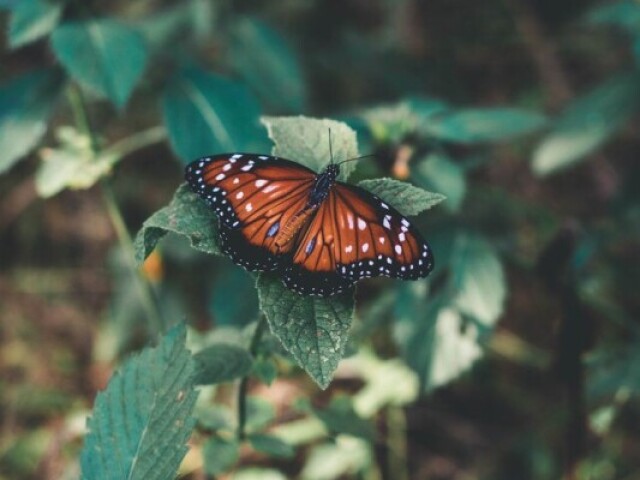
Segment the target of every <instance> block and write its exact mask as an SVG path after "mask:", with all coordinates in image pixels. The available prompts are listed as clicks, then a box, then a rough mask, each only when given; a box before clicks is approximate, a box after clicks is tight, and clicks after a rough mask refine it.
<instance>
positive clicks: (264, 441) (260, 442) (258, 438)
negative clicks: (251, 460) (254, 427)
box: [249, 433, 295, 458]
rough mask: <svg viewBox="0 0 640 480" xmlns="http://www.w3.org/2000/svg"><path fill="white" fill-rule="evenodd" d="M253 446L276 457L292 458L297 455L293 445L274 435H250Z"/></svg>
mask: <svg viewBox="0 0 640 480" xmlns="http://www.w3.org/2000/svg"><path fill="white" fill-rule="evenodd" d="M249 442H250V443H251V446H252V447H253V448H254V449H255V450H257V451H258V452H262V453H265V454H267V455H269V456H271V457H275V458H291V457H293V456H294V455H295V449H294V448H293V446H292V445H290V444H288V443H287V442H285V441H284V440H281V439H280V438H278V437H275V436H273V435H265V434H260V433H256V434H253V435H250V436H249Z"/></svg>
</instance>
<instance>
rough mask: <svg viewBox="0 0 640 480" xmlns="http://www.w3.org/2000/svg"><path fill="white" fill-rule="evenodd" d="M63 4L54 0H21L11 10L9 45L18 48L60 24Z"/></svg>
mask: <svg viewBox="0 0 640 480" xmlns="http://www.w3.org/2000/svg"><path fill="white" fill-rule="evenodd" d="M62 8H63V4H62V3H61V2H56V1H53V0H51V1H50V0H20V1H19V2H17V3H16V5H15V6H14V7H13V8H12V10H11V21H10V23H9V45H10V46H11V48H18V47H21V46H23V45H26V44H28V43H31V42H34V41H36V40H38V39H39V38H42V37H44V36H45V35H47V34H48V33H50V32H51V30H53V29H54V28H55V26H56V25H57V24H58V20H59V19H60V14H61V13H62Z"/></svg>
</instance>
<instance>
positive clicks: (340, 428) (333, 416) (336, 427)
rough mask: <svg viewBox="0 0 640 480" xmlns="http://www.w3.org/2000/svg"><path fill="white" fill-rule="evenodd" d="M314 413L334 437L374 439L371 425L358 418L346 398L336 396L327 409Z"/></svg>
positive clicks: (315, 410) (317, 410)
mask: <svg viewBox="0 0 640 480" xmlns="http://www.w3.org/2000/svg"><path fill="white" fill-rule="evenodd" d="M314 413H315V414H316V416H317V417H318V418H319V419H320V420H322V423H324V425H325V426H326V427H327V430H329V432H331V433H332V434H334V435H336V434H339V433H346V434H347V435H352V436H354V437H360V438H362V439H364V440H371V439H373V437H374V430H373V425H372V424H371V422H369V421H367V420H365V419H364V418H360V417H359V416H358V414H357V413H356V412H355V410H354V409H353V405H352V403H351V399H349V398H348V397H345V396H337V397H335V398H333V399H332V400H331V403H330V405H329V406H328V407H327V408H324V409H314Z"/></svg>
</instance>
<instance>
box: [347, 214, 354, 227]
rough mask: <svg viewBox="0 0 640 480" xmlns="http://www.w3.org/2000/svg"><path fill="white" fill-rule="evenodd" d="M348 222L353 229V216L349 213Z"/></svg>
mask: <svg viewBox="0 0 640 480" xmlns="http://www.w3.org/2000/svg"><path fill="white" fill-rule="evenodd" d="M347 223H348V224H349V228H350V229H351V230H353V217H352V216H351V214H349V213H348V214H347Z"/></svg>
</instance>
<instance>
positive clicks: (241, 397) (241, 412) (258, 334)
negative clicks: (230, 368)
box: [237, 314, 267, 441]
mask: <svg viewBox="0 0 640 480" xmlns="http://www.w3.org/2000/svg"><path fill="white" fill-rule="evenodd" d="M266 326H267V319H266V317H265V316H264V314H263V315H261V316H260V320H258V325H256V329H255V331H254V332H253V337H251V343H250V344H249V353H250V354H251V355H252V356H254V355H255V354H256V353H257V351H258V347H259V346H260V340H262V334H263V333H264V330H265V327H266ZM248 388H249V375H247V376H245V377H242V380H240V386H239V388H238V432H237V437H238V440H240V441H242V440H244V439H245V438H246V432H245V425H246V423H247V391H248Z"/></svg>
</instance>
